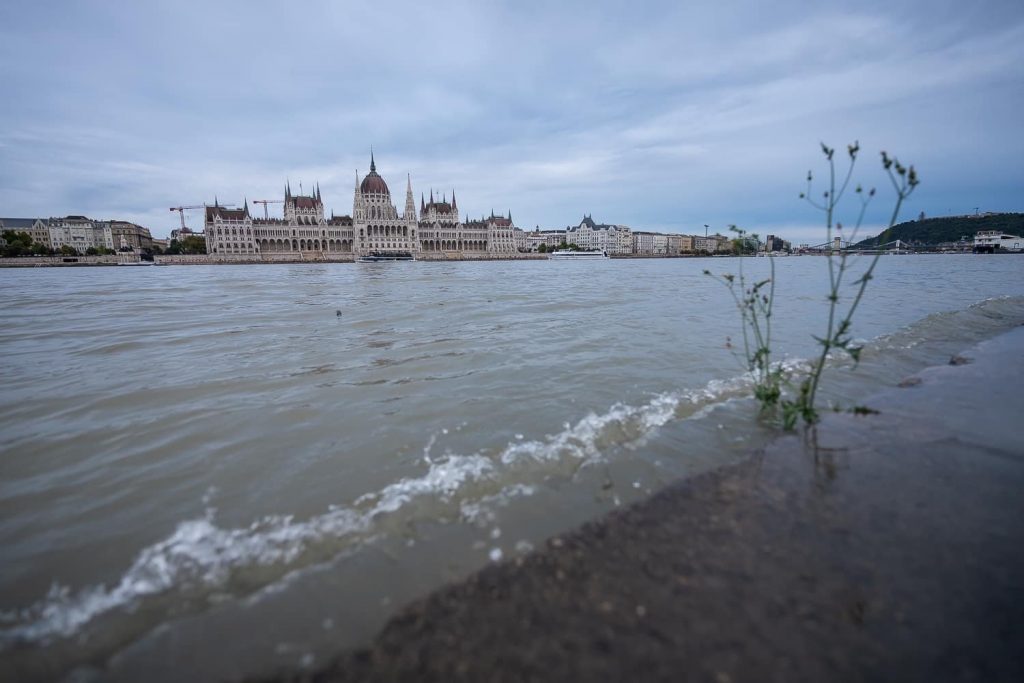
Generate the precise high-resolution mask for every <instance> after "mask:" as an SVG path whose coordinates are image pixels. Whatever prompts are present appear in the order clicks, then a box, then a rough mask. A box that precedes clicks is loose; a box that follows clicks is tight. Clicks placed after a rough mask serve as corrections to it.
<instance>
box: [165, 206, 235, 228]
mask: <svg viewBox="0 0 1024 683" xmlns="http://www.w3.org/2000/svg"><path fill="white" fill-rule="evenodd" d="M207 206H210V204H193V205H192V206H172V207H171V208H170V209H169V211H177V212H178V216H179V217H181V229H182V230H184V229H185V212H186V211H188V210H189V209H205V208H206V207H207ZM218 206H222V207H224V208H230V207H232V206H234V204H218Z"/></svg>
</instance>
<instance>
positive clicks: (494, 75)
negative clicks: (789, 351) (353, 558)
mask: <svg viewBox="0 0 1024 683" xmlns="http://www.w3.org/2000/svg"><path fill="white" fill-rule="evenodd" d="M142 4H143V3H139V5H142ZM550 4H553V5H556V7H550V6H549V5H548V4H545V3H530V2H526V3H523V2H518V3H505V4H498V3H473V2H465V3H390V4H387V5H376V6H372V7H371V6H369V5H367V4H365V3H360V4H352V3H336V2H314V3H304V4H302V5H301V6H300V7H297V8H294V9H293V8H285V7H284V6H282V5H280V4H279V3H250V2H247V3H193V2H175V3H158V4H152V5H148V4H147V5H146V6H145V7H142V6H139V7H135V6H131V5H128V4H125V3H114V2H93V3H79V2H69V3H48V4H47V6H46V7H36V6H35V5H32V6H28V5H25V6H15V7H11V6H5V7H3V8H2V9H0V27H2V28H0V66H2V70H3V72H4V73H5V74H11V77H10V78H8V79H6V80H7V81H8V82H7V84H6V85H5V100H6V101H7V102H8V104H9V103H11V102H14V103H17V104H16V106H5V107H3V108H0V214H3V215H24V216H35V215H51V214H53V215H56V214H65V213H85V214H89V215H93V216H96V217H121V218H126V219H129V220H136V221H138V222H141V223H142V224H144V225H147V226H149V227H151V228H152V229H153V230H154V233H155V234H158V235H160V234H166V232H167V231H168V230H169V229H170V228H171V227H173V225H174V220H173V218H174V217H173V215H170V214H169V212H168V211H167V207H168V206H171V205H174V204H178V203H182V202H184V203H194V202H200V201H209V200H212V199H213V196H214V194H217V196H218V197H219V198H221V199H222V200H224V199H227V200H229V201H234V202H240V201H241V200H242V199H243V198H244V197H246V196H248V198H249V199H253V198H275V197H277V196H278V195H279V194H280V191H281V186H282V184H283V182H284V180H285V178H286V177H287V178H291V179H292V181H293V185H295V184H297V182H298V181H299V180H303V181H305V182H312V181H314V180H319V181H320V183H321V187H322V188H323V190H324V194H325V200H326V201H327V203H328V206H329V208H332V209H334V210H335V211H336V212H338V213H347V212H348V211H349V210H350V208H351V187H352V183H353V178H354V174H355V169H356V168H360V169H363V171H364V172H365V169H366V166H367V158H366V157H367V151H368V148H369V145H370V144H373V145H374V148H375V150H376V151H377V153H378V161H379V162H380V167H381V170H382V172H384V174H385V176H386V177H387V178H388V179H389V180H390V181H391V182H392V184H393V185H394V184H395V183H399V184H400V182H401V180H402V176H403V175H404V174H405V173H411V174H412V177H413V182H414V189H415V190H416V191H417V193H419V192H420V191H421V190H422V191H424V192H425V191H427V190H428V189H429V188H430V187H431V186H433V187H435V188H437V189H439V190H441V191H450V188H451V187H453V186H454V187H455V188H456V189H457V190H458V192H459V199H460V202H459V203H460V207H464V208H465V210H468V211H469V212H470V213H471V214H473V215H477V214H480V213H483V212H486V211H489V210H490V209H491V208H494V209H495V210H499V211H505V210H507V209H511V210H512V211H513V215H514V217H515V218H516V221H517V223H519V224H520V225H521V226H523V227H533V226H534V225H541V226H543V227H548V226H556V225H564V224H566V223H568V222H571V221H574V220H577V219H578V217H579V215H580V214H581V213H583V212H588V213H593V214H594V215H595V217H599V218H600V219H602V220H608V221H614V222H625V223H629V224H631V225H633V226H634V227H638V228H654V229H670V230H681V231H694V230H697V229H698V227H702V226H703V224H704V223H711V224H712V225H713V226H715V227H719V228H722V227H724V225H725V224H727V223H739V224H742V225H745V226H747V227H750V228H752V229H755V230H762V231H763V230H766V229H768V230H774V231H779V229H780V226H785V229H786V230H788V231H789V235H790V236H792V237H793V238H794V239H803V237H804V235H805V234H808V233H807V231H806V230H805V228H803V227H802V226H806V225H813V224H815V223H816V221H817V217H816V216H815V215H814V214H813V212H811V211H809V210H808V209H807V208H806V207H804V206H802V205H801V204H799V203H798V202H796V201H795V196H796V193H797V192H799V191H800V190H801V189H802V188H801V180H802V178H803V176H804V174H805V173H806V170H807V168H808V167H810V166H812V165H816V164H817V162H818V156H817V152H816V146H817V143H818V141H819V140H821V139H825V140H828V141H830V142H831V143H832V144H835V145H836V146H839V147H842V146H843V145H845V143H846V142H847V141H850V140H852V139H854V138H859V139H860V141H861V144H862V146H863V147H864V149H865V153H866V156H865V159H864V162H865V165H864V180H865V184H879V187H880V189H881V188H882V186H881V181H882V180H884V179H883V178H881V177H880V175H879V173H878V171H877V168H876V159H875V157H874V155H875V154H876V153H877V151H878V150H879V149H882V148H885V149H888V150H889V151H892V152H895V153H897V154H899V155H900V156H901V158H904V159H906V160H908V161H913V162H914V163H915V164H917V166H918V167H919V169H920V170H921V173H922V176H923V178H924V180H925V183H924V184H923V185H922V187H921V189H920V191H919V193H918V194H917V195H915V198H914V202H912V204H911V206H909V207H908V209H907V214H906V215H908V216H909V215H916V213H917V212H918V211H921V210H924V211H926V212H927V213H929V214H932V215H934V214H942V213H946V212H954V213H957V212H966V211H969V210H973V207H974V206H981V207H984V208H985V209H988V210H1015V209H1016V210H1019V209H1020V208H1021V207H1020V204H1019V202H1020V197H1021V190H1022V188H1024V170H1022V165H1021V164H1020V163H1019V161H1018V160H1019V158H1020V156H1021V152H1022V151H1024V136H1021V134H1020V127H1019V124H1018V123H1017V122H1016V118H1017V115H1016V114H1015V113H1014V112H1019V111H1020V110H1021V108H1022V107H1021V105H1022V104H1024V74H1022V70H1021V69H1020V67H1019V65H1020V64H1021V63H1024V47H1022V46H1024V11H1022V10H1021V9H1020V6H1019V3H1016V2H1007V3H996V2H992V3H985V2H982V3H976V4H975V5H972V6H970V7H967V8H963V7H961V5H962V3H935V2H918V3H905V4H902V5H899V6H897V7H893V6H892V3H878V4H873V3H866V4H863V3H861V4H858V5H857V6H856V8H855V9H850V10H840V9H838V8H824V9H819V8H818V6H816V5H805V4H800V3H794V4H786V3H782V4H773V5H772V6H771V9H770V12H769V10H767V9H766V6H765V5H764V4H763V3H753V2H751V3H715V4H714V5H712V6H709V7H708V8H701V7H693V6H684V7H679V6H677V3H671V2H666V3H657V2H652V3H631V4H626V3H550ZM680 4H681V3H680ZM208 5H209V6H208ZM868 152H870V154H867V153H868ZM883 214H884V211H882V210H881V209H879V210H878V211H877V212H875V213H873V214H872V215H870V216H869V218H870V220H871V221H873V222H878V221H880V220H882V215H883Z"/></svg>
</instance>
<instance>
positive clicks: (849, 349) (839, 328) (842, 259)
mask: <svg viewBox="0 0 1024 683" xmlns="http://www.w3.org/2000/svg"><path fill="white" fill-rule="evenodd" d="M821 151H822V153H823V154H824V156H825V160H826V162H827V164H828V187H827V189H825V190H824V191H823V193H822V198H821V200H820V201H819V200H816V199H814V198H812V189H813V183H814V176H813V173H812V172H811V171H808V172H807V190H806V191H805V192H802V193H801V194H800V198H801V199H803V200H805V201H806V202H808V203H809V204H810V205H811V206H812V207H814V208H815V209H818V210H819V211H821V212H822V213H823V214H824V218H825V235H826V240H825V246H824V249H825V251H826V258H827V259H828V276H829V280H828V294H827V297H826V299H827V301H828V304H829V306H828V318H827V323H826V326H825V330H824V334H822V335H821V336H814V340H815V341H816V342H817V344H818V345H819V346H820V352H819V353H818V354H817V355H816V356H815V357H814V358H813V359H812V361H811V365H810V370H809V371H808V372H807V373H806V374H805V375H803V377H802V378H801V379H800V380H799V382H798V383H796V386H795V387H794V386H793V382H792V377H791V376H790V374H789V373H788V372H787V371H785V370H784V369H783V367H782V365H781V364H780V363H773V362H772V351H773V350H772V336H771V333H772V327H771V323H772V315H773V312H774V309H775V263H774V258H773V257H771V256H769V260H770V263H771V269H770V277H768V278H766V279H763V280H757V281H750V280H748V278H747V277H746V276H745V274H744V272H743V259H742V257H741V259H740V265H739V268H738V275H733V274H731V273H726V274H724V275H715V274H713V273H711V272H710V271H708V270H705V271H704V274H705V275H708V276H711V277H713V278H715V279H717V280H719V281H720V282H722V283H723V284H724V285H725V286H726V287H727V288H728V290H729V292H730V294H731V295H732V298H733V301H734V302H735V304H736V308H737V310H738V311H739V314H740V319H741V323H742V328H743V351H744V358H743V359H744V361H745V364H746V367H747V370H748V371H749V372H750V373H751V374H752V376H753V379H754V398H755V399H756V400H757V401H758V403H759V404H760V407H761V414H762V416H765V415H773V416H777V417H778V418H779V419H780V422H781V425H782V427H783V428H784V429H786V430H792V429H794V428H795V427H796V425H797V424H798V423H799V422H801V421H802V422H803V423H804V425H806V426H810V425H813V424H815V423H816V422H817V421H818V419H819V413H818V408H817V405H816V402H817V399H818V390H819V388H820V385H821V377H822V373H823V372H824V370H825V366H826V364H827V362H828V360H829V358H830V357H831V356H832V354H833V352H834V351H841V352H844V353H845V354H846V355H848V356H849V357H850V358H851V359H852V360H853V362H854V365H856V364H857V363H859V362H860V358H861V352H862V350H863V347H862V346H860V345H858V344H857V343H856V341H855V340H854V338H853V336H852V334H851V330H852V325H853V316H854V314H855V313H856V311H857V309H858V307H859V306H860V304H861V302H862V301H863V298H864V292H865V290H866V289H867V285H868V283H869V282H870V281H871V280H872V279H873V278H874V271H875V266H876V265H877V264H878V259H879V257H880V256H881V255H882V253H883V251H882V249H881V245H878V246H879V248H878V249H877V250H876V252H875V254H874V255H873V257H872V258H871V260H870V261H869V263H868V266H867V268H865V269H864V271H863V272H862V273H861V274H860V276H859V277H858V278H857V279H855V280H853V281H852V282H848V278H849V277H850V276H851V275H850V268H851V265H852V263H851V261H850V260H849V256H850V252H849V250H848V249H844V248H843V246H842V243H843V241H844V237H845V234H844V232H843V224H842V223H841V222H839V221H838V220H837V213H838V207H839V203H840V201H841V200H842V199H843V197H844V195H845V194H846V193H847V191H848V190H849V188H850V183H851V180H852V178H853V171H854V167H855V166H856V163H857V155H858V153H859V151H860V145H859V144H858V143H856V142H854V143H853V144H852V145H847V156H848V161H847V165H846V169H845V172H840V173H838V174H837V169H836V159H835V148H833V147H829V146H828V145H826V144H825V143H822V144H821ZM881 156H882V168H883V169H884V170H885V172H886V175H887V176H888V177H889V179H890V181H891V182H892V185H893V189H894V190H895V191H896V202H895V205H894V207H893V211H892V215H891V217H890V219H889V225H888V228H887V229H886V232H885V233H883V234H888V231H889V229H891V228H892V227H893V226H894V225H895V224H896V220H897V219H898V217H899V213H900V209H901V208H902V206H903V202H904V201H905V200H906V199H907V197H909V196H910V195H911V194H912V193H913V192H914V189H915V188H916V187H917V186H918V184H919V182H920V181H919V180H918V177H917V172H916V171H915V170H914V167H913V166H909V167H908V166H904V165H902V164H901V163H900V162H899V161H898V160H897V159H896V158H895V157H890V156H889V155H888V154H887V153H886V152H882V153H881ZM853 193H854V195H855V196H856V197H857V200H858V204H859V207H858V208H857V217H856V221H855V223H854V226H853V229H852V231H850V232H849V233H848V234H849V237H848V238H845V241H846V242H847V244H849V245H853V244H855V242H856V238H857V236H858V234H859V232H860V229H861V226H862V225H863V221H864V215H865V213H866V212H867V209H868V206H869V205H870V203H871V201H872V199H873V198H874V197H875V194H876V193H875V190H874V188H872V189H870V190H868V191H864V189H863V188H862V187H861V185H859V184H858V185H856V186H855V188H854V190H853ZM730 229H731V230H733V231H734V232H736V233H737V234H738V235H739V237H740V239H741V240H745V239H747V233H746V232H745V231H744V230H741V229H740V228H736V227H735V226H732V228H730ZM751 237H755V238H756V235H752V236H751ZM835 237H838V238H839V242H840V244H839V248H835V246H834V242H833V239H834V238H835ZM844 282H848V284H849V285H851V286H852V287H853V292H852V295H847V296H846V298H845V299H844V296H843V294H844V291H845V290H844V289H843V284H844Z"/></svg>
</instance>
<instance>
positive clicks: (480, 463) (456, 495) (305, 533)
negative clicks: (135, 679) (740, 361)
mask: <svg viewBox="0 0 1024 683" xmlns="http://www.w3.org/2000/svg"><path fill="white" fill-rule="evenodd" d="M1022 316H1024V297H1001V298H997V299H990V300H986V301H983V302H979V303H978V304H975V305H973V306H971V307H969V308H968V309H966V310H962V311H956V312H951V313H940V314H934V315H930V316H927V317H926V318H924V319H922V320H920V321H918V322H916V323H914V324H912V325H910V326H908V327H906V328H904V329H902V330H900V331H898V332H896V333H893V334H889V335H882V336H880V337H878V338H876V339H874V340H872V341H871V342H869V343H868V345H867V346H868V348H867V349H866V351H870V353H867V354H866V356H868V357H870V356H871V355H877V356H882V355H884V354H886V353H889V352H890V351H891V350H893V349H898V348H910V347H912V346H914V345H915V344H917V343H919V342H921V341H922V340H926V339H928V338H932V337H935V336H938V337H941V338H944V339H948V338H949V337H950V336H953V337H956V338H957V339H959V338H960V337H964V338H966V337H970V336H973V337H974V338H982V337H983V336H986V335H988V336H990V335H991V334H993V333H994V332H996V331H997V330H998V329H1000V328H1006V327H1009V326H1011V325H1013V324H1018V322H1019V320H1020V318H1021V317H1022ZM835 362H836V363H842V364H845V363H846V362H847V361H846V360H844V359H837V360H836V361H835ZM782 364H783V367H784V368H785V369H786V370H787V371H788V372H791V373H795V374H797V375H799V373H801V372H805V371H806V369H807V368H808V364H807V361H806V360H804V359H799V358H797V359H786V360H784V361H782ZM751 384H752V377H751V375H749V374H746V373H744V374H741V375H738V376H736V377H732V378H728V379H724V380H712V381H710V382H708V383H707V384H706V385H705V386H703V387H702V388H700V389H696V390H687V391H677V392H667V393H661V394H657V395H654V396H652V397H651V398H650V399H649V400H648V401H647V402H646V403H643V404H642V405H638V406H633V405H626V404H615V405H613V406H612V407H611V408H609V409H608V411H607V412H605V413H603V414H597V413H590V414H588V415H586V416H585V417H583V418H582V419H580V420H579V421H577V422H576V423H575V424H569V423H566V424H565V425H564V426H563V429H562V430H561V431H560V432H558V433H557V434H554V435H550V436H547V437H545V438H543V439H537V440H522V439H521V437H519V435H517V439H516V440H515V441H513V442H512V443H509V444H507V445H506V446H504V447H502V448H499V449H494V450H491V451H487V450H485V451H481V452H477V453H474V454H469V455H459V454H445V455H441V456H433V455H431V449H432V447H433V446H434V444H435V442H436V438H437V434H434V435H431V436H430V437H429V439H428V441H427V443H426V445H425V447H424V449H423V458H422V461H421V466H422V467H425V471H424V472H423V473H422V474H421V475H420V476H416V477H407V478H403V479H401V480H399V481H397V482H394V483H392V484H389V485H387V486H385V487H384V488H382V489H380V490H379V491H376V492H373V493H369V494H366V495H363V496H361V497H359V498H358V499H356V500H355V501H354V502H353V503H351V504H349V505H347V506H334V507H331V508H329V509H328V510H327V511H326V512H324V513H323V514H321V515H317V516H314V517H312V518H309V519H305V520H296V519H295V518H294V517H292V516H269V517H264V518H262V519H260V520H258V521H255V522H253V523H252V524H251V525H249V526H248V527H243V528H222V527H220V526H218V525H217V523H216V521H215V518H216V511H215V510H214V509H213V508H207V511H206V514H205V515H204V516H203V517H201V518H198V519H191V520H186V521H183V522H181V523H179V524H178V526H177V528H176V529H175V530H174V531H173V533H171V534H170V535H169V536H168V537H167V538H165V539H163V540H161V541H159V542H157V543H155V544H153V545H150V546H148V547H146V548H144V549H143V550H142V551H141V552H140V553H139V554H138V555H137V556H136V558H135V560H134V561H133V562H132V564H131V566H130V567H128V568H127V569H126V570H125V571H124V573H123V574H122V575H121V577H120V578H119V580H118V581H117V583H116V584H114V585H112V586H108V585H98V586H89V587H86V588H83V589H80V590H77V591H74V590H72V589H71V588H70V587H68V586H63V585H54V586H53V587H51V589H50V590H49V592H48V593H47V594H46V595H45V596H44V597H42V598H41V599H40V600H38V601H37V602H36V603H34V604H33V605H31V606H29V607H26V608H24V609H19V610H7V611H3V612H0V624H2V625H3V626H4V628H2V629H0V649H3V648H6V647H7V646H9V645H11V644H14V643H25V642H28V643H38V642H42V643H45V642H48V641H50V640H52V639H55V638H61V637H68V636H71V635H74V634H76V633H77V632H79V631H80V630H81V629H82V628H83V627H85V626H86V625H87V624H89V623H90V622H91V621H93V620H94V619H96V618H97V617H100V616H101V615H105V614H108V613H112V612H114V611H115V610H118V609H126V608H131V607H134V606H136V605H138V603H140V602H141V601H143V600H146V599H150V598H156V597H157V596H161V595H166V594H169V593H171V592H172V591H177V592H178V594H192V593H196V594H199V595H207V594H209V593H210V591H211V590H214V589H219V590H225V589H227V587H228V585H229V583H230V582H231V580H232V579H233V578H236V577H239V576H244V575H245V574H246V573H247V572H250V571H257V576H256V577H254V578H256V579H257V580H256V581H255V583H258V584H260V585H263V586H265V585H267V584H268V583H273V582H275V581H280V580H281V579H282V578H283V577H285V576H286V575H287V574H288V573H289V572H291V571H293V570H295V569H298V568H301V567H304V566H308V565H310V564H314V563H316V562H322V561H327V560H329V559H330V558H331V557H334V556H336V555H337V554H338V553H340V552H341V551H343V550H345V549H347V548H351V547H354V546H357V545H358V544H359V543H361V542H365V541H367V540H368V539H370V538H372V537H375V536H376V535H378V534H380V533H388V532H389V531H391V530H395V529H401V528H403V527H404V526H405V525H407V524H409V523H410V522H415V521H419V520H425V519H431V520H433V519H448V520H460V521H462V522H464V523H470V524H486V523H491V522H493V521H494V520H495V515H496V511H497V510H498V509H499V508H500V507H503V506H505V505H508V504H509V502H510V501H512V500H514V499H516V498H522V497H528V496H531V495H534V493H536V491H537V485H538V483H539V482H541V481H544V480H545V479H546V478H548V477H549V476H551V475H555V476H558V475H562V476H572V475H573V474H574V473H575V472H576V471H577V470H578V469H579V468H581V467H583V466H587V465H592V464H594V463H597V462H601V461H602V460H603V459H605V458H607V457H608V455H609V454H611V453H613V452H615V451H616V449H626V450H629V449H636V448H639V447H641V446H642V445H643V444H644V443H645V442H646V440H647V439H649V438H650V437H651V435H653V434H654V433H655V432H656V430H658V429H659V428H660V427H662V426H664V425H666V424H668V423H670V422H672V421H677V420H685V419H701V418H702V417H704V416H705V415H707V414H708V412H709V411H710V410H712V409H713V408H715V407H716V406H718V405H719V404H722V403H723V402H726V401H730V400H733V399H736V398H740V397H745V396H748V395H749V390H750V386H751ZM208 503H209V501H208V500H207V499H206V497H204V504H208ZM268 569H269V571H268ZM238 583H241V584H243V585H248V586H249V592H252V590H253V589H252V585H253V582H244V581H243V582H238ZM176 595H177V594H176Z"/></svg>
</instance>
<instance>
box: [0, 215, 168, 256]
mask: <svg viewBox="0 0 1024 683" xmlns="http://www.w3.org/2000/svg"><path fill="white" fill-rule="evenodd" d="M7 230H13V231H14V232H25V233H28V235H29V237H31V238H32V241H33V242H35V243H38V244H41V245H43V246H44V247H45V248H47V249H52V250H54V251H60V250H61V247H64V246H68V247H71V248H72V249H74V250H75V251H76V252H78V253H80V254H84V253H85V252H86V250H87V249H89V248H90V247H94V248H105V249H119V248H121V247H122V246H128V247H130V248H132V249H133V250H135V251H149V250H151V249H152V248H153V244H154V240H153V236H152V235H151V234H150V232H149V230H148V229H147V228H144V227H142V226H141V225H136V224H135V223H129V222H127V221H113V220H106V221H100V220H93V219H91V218H86V217H85V216H64V217H63V218H0V234H3V233H4V232H5V231H7ZM157 242H159V240H157Z"/></svg>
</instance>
